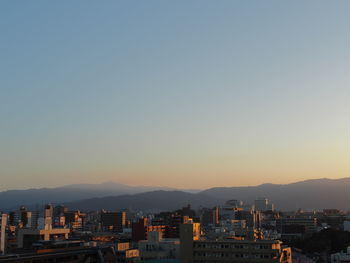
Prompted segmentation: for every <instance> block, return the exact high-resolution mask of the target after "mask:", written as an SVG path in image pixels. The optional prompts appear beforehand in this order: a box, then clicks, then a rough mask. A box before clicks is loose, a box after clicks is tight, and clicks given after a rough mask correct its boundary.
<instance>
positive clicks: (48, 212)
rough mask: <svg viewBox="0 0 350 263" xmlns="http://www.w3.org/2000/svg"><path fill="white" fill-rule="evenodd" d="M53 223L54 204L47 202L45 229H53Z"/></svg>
mask: <svg viewBox="0 0 350 263" xmlns="http://www.w3.org/2000/svg"><path fill="white" fill-rule="evenodd" d="M52 223H53V205H51V204H47V205H46V206H45V210H44V226H45V229H51V228H52Z"/></svg>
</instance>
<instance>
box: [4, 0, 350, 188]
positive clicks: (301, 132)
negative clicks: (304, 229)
mask: <svg viewBox="0 0 350 263" xmlns="http://www.w3.org/2000/svg"><path fill="white" fill-rule="evenodd" d="M349 8H350V2H349V1H345V0H344V1H342V0H339V1H320V0H317V1H316V0H310V1H305V0H296V1H279V0H276V1H272V0H267V1H260V0H251V1H246V0H241V1H238V0H236V1H232V0H229V1H226V0H222V1H212V0H198V1H195V0H191V1H188V0H182V1H181V0H179V1H168V0H165V1H164V0H158V1H155V0H148V1H134V0H130V1H129V0H128V1H108V0H106V1H102V2H100V1H89V0H77V1H68V0H62V1H44V0H42V1H41V0H35V1H19V0H3V1H0V178H1V180H0V190H4V189H23V188H29V187H55V186H60V185H66V184H73V183H102V182H106V181H115V182H120V183H125V184H130V185H157V186H171V187H178V188H196V189H198V188H208V187H213V186H242V185H258V184H261V183H289V182H294V181H299V180H306V179H312V178H323V177H327V178H341V177H347V176H349V175H350V162H349V157H350V139H349V134H350V121H349V120H350V119H349V118H350V103H349V102H350V74H349V69H350V48H349V46H350V34H349V28H350V16H349V11H348V10H349Z"/></svg>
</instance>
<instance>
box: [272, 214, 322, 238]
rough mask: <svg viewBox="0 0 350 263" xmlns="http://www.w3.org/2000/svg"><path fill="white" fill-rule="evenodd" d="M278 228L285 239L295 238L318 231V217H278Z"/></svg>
mask: <svg viewBox="0 0 350 263" xmlns="http://www.w3.org/2000/svg"><path fill="white" fill-rule="evenodd" d="M276 230H277V231H278V232H279V233H280V234H281V237H282V239H283V240H293V239H295V238H300V237H302V236H304V235H310V234H312V233H314V232H316V231H317V219H316V218H314V217H312V218H278V219H276Z"/></svg>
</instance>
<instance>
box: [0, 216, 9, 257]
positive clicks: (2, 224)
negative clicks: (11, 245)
mask: <svg viewBox="0 0 350 263" xmlns="http://www.w3.org/2000/svg"><path fill="white" fill-rule="evenodd" d="M7 217H8V216H7V214H2V215H1V217H0V220H1V221H0V254H5V253H6V246H7V244H6V242H7V236H6V228H7Z"/></svg>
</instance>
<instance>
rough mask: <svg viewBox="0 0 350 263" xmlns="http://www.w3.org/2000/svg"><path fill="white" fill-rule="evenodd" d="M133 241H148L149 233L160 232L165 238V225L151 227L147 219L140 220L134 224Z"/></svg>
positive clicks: (132, 227)
mask: <svg viewBox="0 0 350 263" xmlns="http://www.w3.org/2000/svg"><path fill="white" fill-rule="evenodd" d="M131 229H132V230H131V239H132V241H133V242H139V241H140V240H148V233H149V232H154V231H156V232H159V233H160V235H161V236H162V237H163V236H164V235H165V232H166V226H165V225H156V226H151V225H149V222H148V219H147V218H140V219H139V220H138V221H137V222H133V223H132V226H131Z"/></svg>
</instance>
